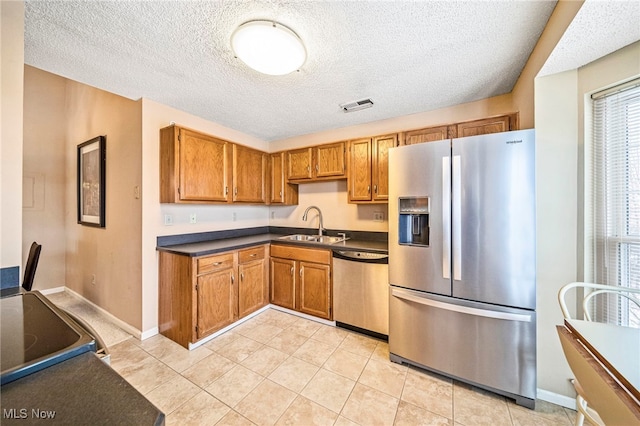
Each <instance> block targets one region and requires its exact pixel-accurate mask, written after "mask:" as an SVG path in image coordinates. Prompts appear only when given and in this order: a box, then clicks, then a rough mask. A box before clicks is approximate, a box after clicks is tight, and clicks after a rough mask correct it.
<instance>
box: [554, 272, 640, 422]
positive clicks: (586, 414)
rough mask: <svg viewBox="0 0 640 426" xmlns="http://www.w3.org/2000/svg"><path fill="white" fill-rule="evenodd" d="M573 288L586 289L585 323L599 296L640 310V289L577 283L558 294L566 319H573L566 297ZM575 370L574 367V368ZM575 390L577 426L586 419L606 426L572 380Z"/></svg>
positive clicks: (589, 318) (564, 288)
mask: <svg viewBox="0 0 640 426" xmlns="http://www.w3.org/2000/svg"><path fill="white" fill-rule="evenodd" d="M573 288H582V289H586V290H587V292H585V294H584V296H583V299H582V310H583V313H584V314H583V316H584V318H583V319H584V320H585V321H592V319H591V314H590V313H589V312H590V309H589V303H590V302H591V301H592V300H593V298H594V297H595V296H597V295H599V294H606V293H609V294H615V295H617V296H619V297H622V298H625V299H627V300H629V301H630V302H631V303H634V304H635V305H637V306H638V308H639V309H640V300H639V299H636V298H634V297H633V296H632V294H640V289H634V288H628V287H618V286H611V285H604V284H593V283H582V282H575V283H571V284H567V285H565V286H564V287H562V288H561V289H560V291H559V292H558V301H559V302H560V309H561V310H562V315H563V316H564V317H565V319H572V318H571V314H570V313H569V309H568V308H567V303H566V300H565V299H566V295H567V292H568V291H569V290H571V289H573ZM572 368H573V366H572ZM574 374H576V373H575V372H574ZM571 383H572V384H573V386H574V388H575V390H576V394H577V395H576V408H577V410H578V415H577V416H576V426H581V425H582V424H583V423H584V420H585V418H586V419H587V421H588V422H589V423H591V424H593V425H598V426H600V425H602V426H604V422H603V421H602V419H601V418H600V416H599V415H598V413H597V412H596V411H595V410H593V409H591V408H589V407H588V404H587V400H586V399H585V392H584V390H583V388H582V386H581V385H580V383H579V382H578V381H577V380H576V379H573V380H571Z"/></svg>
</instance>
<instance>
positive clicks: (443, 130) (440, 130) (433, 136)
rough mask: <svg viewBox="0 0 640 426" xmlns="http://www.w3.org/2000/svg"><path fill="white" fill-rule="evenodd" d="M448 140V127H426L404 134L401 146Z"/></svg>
mask: <svg viewBox="0 0 640 426" xmlns="http://www.w3.org/2000/svg"><path fill="white" fill-rule="evenodd" d="M449 138H450V136H449V126H435V127H426V128H424V129H417V130H411V131H408V132H404V137H403V138H402V145H414V144H417V143H425V142H434V141H441V140H444V139H449Z"/></svg>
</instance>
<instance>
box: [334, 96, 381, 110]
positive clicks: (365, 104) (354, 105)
mask: <svg viewBox="0 0 640 426" xmlns="http://www.w3.org/2000/svg"><path fill="white" fill-rule="evenodd" d="M372 106H373V101H372V100H371V99H361V100H359V101H354V102H347V103H345V104H340V108H342V111H344V112H353V111H360V110H361V109H365V108H371V107H372Z"/></svg>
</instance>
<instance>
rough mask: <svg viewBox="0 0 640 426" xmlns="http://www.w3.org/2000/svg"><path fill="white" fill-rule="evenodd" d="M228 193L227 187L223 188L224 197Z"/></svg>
mask: <svg viewBox="0 0 640 426" xmlns="http://www.w3.org/2000/svg"><path fill="white" fill-rule="evenodd" d="M228 193H229V187H228V186H225V187H224V195H227V194H228Z"/></svg>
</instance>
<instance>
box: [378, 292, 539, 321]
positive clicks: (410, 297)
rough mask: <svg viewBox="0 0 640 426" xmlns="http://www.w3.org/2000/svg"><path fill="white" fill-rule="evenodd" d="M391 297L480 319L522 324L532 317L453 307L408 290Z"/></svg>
mask: <svg viewBox="0 0 640 426" xmlns="http://www.w3.org/2000/svg"><path fill="white" fill-rule="evenodd" d="M391 295H392V296H393V297H397V298H398V299H403V300H407V301H409V302H414V303H418V304H420V305H425V306H431V307H433V308H437V309H444V310H447V311H452V312H458V313H462V314H468V315H475V316H479V317H486V318H493V319H501V320H508V321H522V322H531V321H532V318H531V315H528V314H516V313H511V312H500V311H490V310H486V309H478V308H471V307H468V306H460V305H452V304H450V303H445V302H440V301H438V300H432V299H427V298H426V297H424V296H419V295H416V294H413V293H412V292H409V291H407V290H402V289H399V288H392V290H391Z"/></svg>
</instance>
